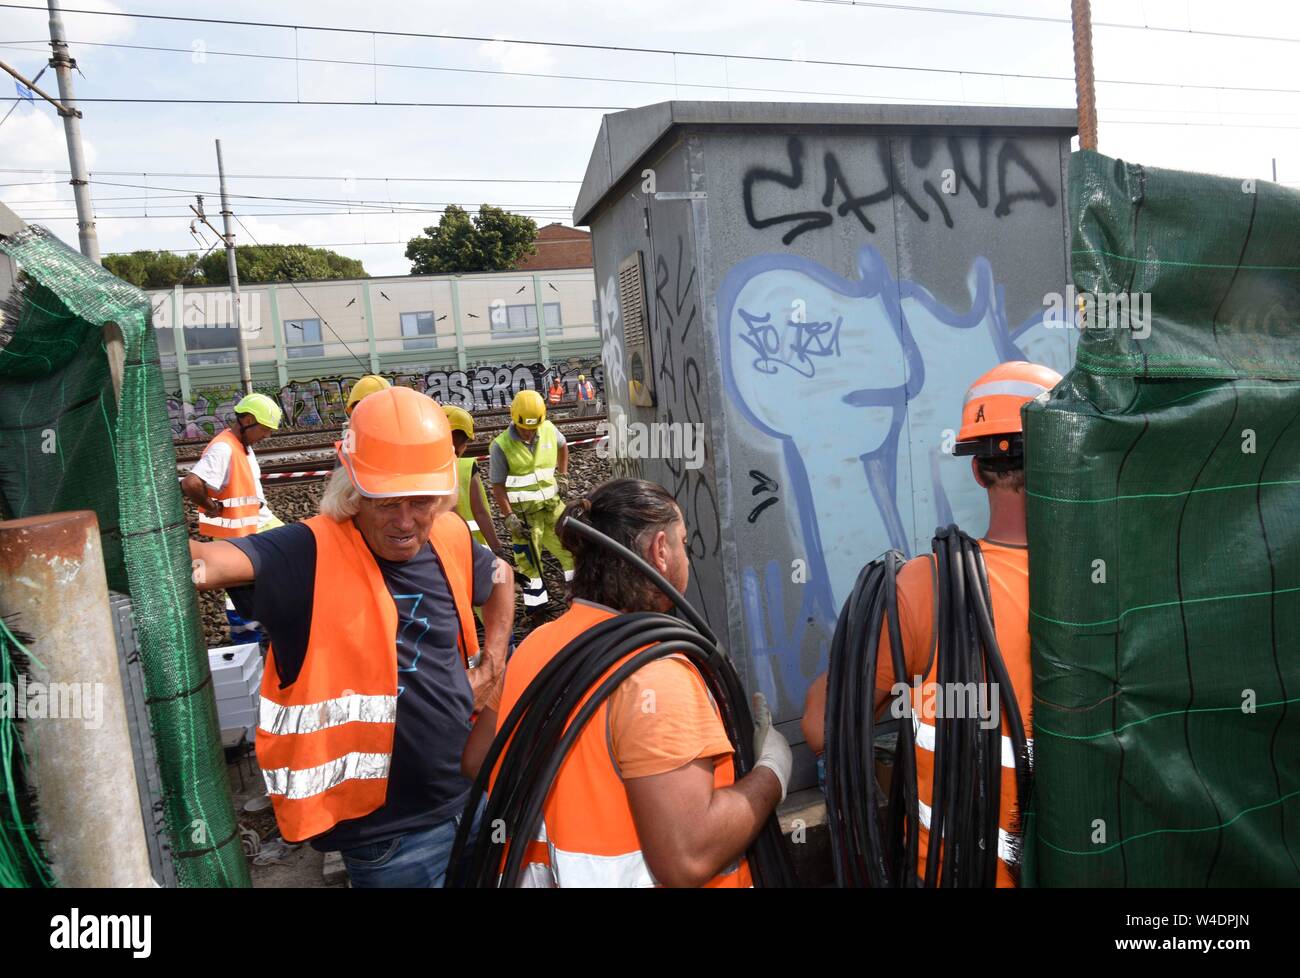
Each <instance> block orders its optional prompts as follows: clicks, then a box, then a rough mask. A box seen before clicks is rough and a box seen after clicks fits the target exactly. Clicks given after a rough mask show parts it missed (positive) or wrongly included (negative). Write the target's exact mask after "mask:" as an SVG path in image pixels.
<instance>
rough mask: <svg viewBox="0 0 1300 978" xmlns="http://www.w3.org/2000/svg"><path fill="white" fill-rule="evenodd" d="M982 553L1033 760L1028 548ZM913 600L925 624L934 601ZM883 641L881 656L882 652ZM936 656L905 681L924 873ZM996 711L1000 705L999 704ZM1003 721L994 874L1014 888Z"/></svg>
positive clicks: (985, 547) (1009, 751) (1011, 764)
mask: <svg viewBox="0 0 1300 978" xmlns="http://www.w3.org/2000/svg"><path fill="white" fill-rule="evenodd" d="M980 549H981V550H982V551H983V553H984V559H985V566H986V568H987V570H988V575H989V591H990V596H991V597H992V599H993V607H992V609H991V611H992V613H993V620H994V623H995V626H996V628H997V636H998V645H999V646H1000V647H1001V651H1002V660H1003V663H1004V664H1005V666H1006V670H1007V675H1008V676H1009V677H1010V679H1011V686H1012V689H1013V690H1014V691H1015V694H1016V703H1017V705H1018V706H1019V707H1020V716H1021V722H1022V725H1023V726H1024V730H1025V739H1026V740H1027V741H1028V742H1029V748H1030V758H1031V760H1032V758H1033V744H1034V741H1033V736H1034V734H1033V723H1032V718H1031V707H1032V705H1033V678H1032V671H1031V667H1030V659H1029V600H1028V598H1029V560H1028V552H1027V551H1025V550H1021V549H1019V548H1014V549H1013V548H1010V547H999V546H997V545H996V544H989V543H988V542H987V541H984V540H981V541H980ZM930 601H931V604H930V605H928V606H927V605H924V603H918V607H916V608H915V609H914V613H915V614H917V615H918V616H924V618H925V620H926V621H927V622H928V621H929V620H930V618H929V616H930V614H931V610H930V609H931V607H932V602H933V590H931V599H930ZM885 654H886V652H885V646H884V643H882V648H881V655H885ZM936 660H937V656H933V657H931V660H930V666H929V670H928V671H927V673H926V674H925V676H924V678H923V680H922V683H921V685H920V687H917V686H915V684H914V682H913V678H912V677H911V676H909V677H907V679H906V680H905V681H906V682H909V683H913V688H912V717H911V721H912V731H913V734H914V735H915V738H916V788H917V796H918V801H919V802H920V804H919V805H918V809H919V816H920V821H921V825H922V826H923V827H922V828H921V831H920V834H919V837H918V839H917V842H918V845H917V853H918V856H917V863H918V865H917V874H918V875H919V876H921V877H922V878H924V877H925V863H926V855H927V853H928V852H929V842H930V833H929V830H928V827H929V825H930V821H931V810H930V806H931V793H932V788H933V786H934V746H935V727H934V724H935V719H936V703H935V701H936V698H937V697H938V696H939V690H938V687H937V685H936V672H937V662H936ZM999 709H1000V707H999ZM1001 721H1002V786H1001V802H1000V804H999V806H998V875H997V885H998V886H999V887H1011V886H1015V885H1016V883H1015V877H1014V876H1013V875H1012V873H1011V865H1012V864H1014V863H1015V862H1017V861H1018V859H1017V857H1018V849H1019V844H1020V839H1019V836H1018V835H1017V834H1016V833H1013V832H1012V829H1013V828H1015V825H1014V821H1015V816H1016V814H1017V813H1016V804H1017V801H1016V763H1015V750H1014V749H1013V747H1012V741H1011V737H1010V736H1008V734H1009V732H1010V729H1011V728H1010V726H1009V725H1008V724H1007V719H1006V717H1005V716H1002V717H1001Z"/></svg>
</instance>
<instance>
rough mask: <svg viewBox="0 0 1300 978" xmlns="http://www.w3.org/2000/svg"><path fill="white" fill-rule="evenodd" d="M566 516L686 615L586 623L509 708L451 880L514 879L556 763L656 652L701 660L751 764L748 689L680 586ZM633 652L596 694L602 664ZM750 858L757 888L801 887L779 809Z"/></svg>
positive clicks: (478, 883) (487, 883) (464, 824)
mask: <svg viewBox="0 0 1300 978" xmlns="http://www.w3.org/2000/svg"><path fill="white" fill-rule="evenodd" d="M565 522H566V523H567V526H568V528H569V529H570V530H573V531H576V532H578V533H581V534H582V535H583V536H585V537H587V538H588V539H590V540H593V541H595V542H596V543H597V544H599V545H600V546H602V547H605V548H606V549H609V550H612V551H613V552H614V553H617V554H618V555H619V556H620V557H622V558H623V559H624V560H626V561H627V562H628V563H630V564H632V565H633V566H634V567H635V568H636V569H637V570H639V571H641V573H643V574H645V575H646V577H648V578H649V579H650V580H651V581H653V582H654V583H655V585H656V586H658V587H659V589H660V590H662V591H663V592H664V594H666V595H667V596H668V597H669V598H670V599H671V600H672V601H673V603H674V604H675V605H676V606H677V608H678V609H679V610H680V611H681V613H682V615H683V616H684V617H685V618H686V619H687V621H686V622H683V621H681V620H680V619H677V618H674V617H671V616H669V615H665V614H659V613H656V612H637V613H633V614H622V615H618V616H616V617H614V618H611V619H608V620H607V621H603V622H600V623H599V624H597V625H595V626H593V627H592V628H590V629H588V630H587V631H585V632H584V633H583V634H581V635H579V636H578V637H577V638H575V639H574V640H573V641H571V642H569V643H568V644H567V645H565V646H564V648H562V649H561V650H560V651H559V652H557V653H556V654H555V655H554V656H553V657H552V658H551V660H550V661H549V662H548V663H547V664H546V665H545V667H543V668H542V670H541V671H540V672H539V673H538V674H537V676H536V677H535V678H534V679H533V681H532V682H531V683H530V684H529V685H528V688H527V689H526V690H525V691H524V693H523V695H521V696H520V698H519V702H518V703H516V704H515V706H514V707H513V708H512V709H511V711H510V713H509V715H508V716H506V717H504V718H499V719H498V723H497V735H496V738H495V739H494V740H493V741H492V746H491V747H490V748H489V749H488V752H487V756H486V757H485V758H484V759H483V763H482V766H481V767H480V768H479V773H478V776H477V777H476V778H475V779H474V784H473V786H472V787H471V789H470V793H469V799H468V801H467V802H466V806H465V812H464V816H463V817H462V818H461V822H460V828H459V830H458V831H457V833H456V841H455V844H454V846H453V848H452V854H451V859H450V863H449V869H448V876H447V885H448V886H463V887H485V888H495V887H512V886H516V885H518V882H519V880H520V869H521V867H522V866H523V861H524V858H525V853H526V851H527V848H528V845H529V842H530V841H531V840H533V839H534V838H536V836H537V833H538V829H539V827H540V826H541V822H542V816H543V808H544V806H545V803H546V797H547V795H548V794H549V793H550V790H551V785H552V783H553V782H554V780H555V776H556V773H557V772H558V771H559V769H560V765H561V764H563V763H564V759H565V758H566V757H567V756H568V754H569V751H570V750H571V749H572V748H573V745H574V743H576V741H577V739H578V736H579V735H580V734H581V733H582V731H583V729H584V728H585V727H586V725H587V723H588V722H589V721H590V720H591V718H592V716H594V715H595V713H596V710H597V709H599V707H600V705H601V704H602V703H604V702H605V700H606V699H608V697H609V696H610V695H611V694H612V693H613V692H614V690H616V689H617V688H618V686H619V684H621V683H622V682H623V681H624V680H625V679H627V678H628V677H629V676H630V675H632V673H634V672H636V671H637V670H638V669H640V668H641V667H642V666H644V665H646V664H647V663H649V662H653V661H654V660H656V659H662V658H664V657H666V656H668V655H675V654H676V655H684V656H686V657H687V658H688V659H689V660H690V661H691V662H692V663H693V664H694V665H695V668H696V669H697V670H699V673H700V675H701V677H703V679H704V682H705V685H706V686H707V687H708V689H709V693H710V694H711V695H712V696H713V700H714V702H715V703H716V704H717V705H718V710H719V712H720V713H721V718H722V723H723V726H724V728H725V729H726V731H727V738H728V739H729V740H730V741H731V745H732V747H733V748H734V749H735V770H736V779H737V780H739V779H740V778H741V777H743V776H744V775H745V774H746V773H748V772H749V771H750V770H752V769H753V766H754V751H753V718H752V717H751V716H750V712H749V704H748V701H747V699H746V696H745V690H744V688H743V687H742V685H741V683H740V677H739V676H738V675H737V674H736V670H735V667H734V666H733V665H732V663H731V661H730V659H728V658H727V656H726V655H725V654H724V653H723V651H722V650H721V649H720V648H719V647H718V644H717V639H716V637H715V636H714V634H713V632H712V631H711V630H710V629H709V626H708V624H707V623H706V622H705V621H704V619H703V618H702V617H701V616H700V614H699V613H698V612H697V611H696V610H695V609H694V608H693V607H691V605H690V604H689V602H687V600H686V599H685V598H684V597H683V596H682V595H681V594H680V593H679V592H678V591H677V590H676V588H674V587H673V586H672V585H671V584H669V583H668V581H667V580H666V579H665V578H664V577H663V576H662V575H661V574H659V573H658V571H656V570H655V569H654V568H653V567H651V566H650V565H649V564H648V563H646V562H645V561H644V560H642V559H641V558H640V557H639V556H637V555H636V554H635V553H633V552H632V551H631V550H629V549H627V548H626V547H624V546H622V545H621V544H619V543H617V542H616V541H614V540H611V539H610V538H609V537H607V536H605V535H604V534H603V533H601V532H600V531H599V530H596V529H595V528H594V527H592V526H590V525H588V524H586V523H582V522H579V521H577V520H566V521H565ZM638 649H639V650H640V651H639V652H638V651H637V650H638ZM634 652H635V653H636V654H635V655H632V657H631V658H630V659H628V661H627V662H625V663H624V664H623V665H621V666H619V668H617V669H615V670H614V672H613V673H612V674H611V675H610V676H609V677H607V678H606V679H605V681H604V682H601V683H600V685H599V687H598V688H596V689H595V691H594V692H592V687H593V686H595V685H596V683H597V682H598V681H599V679H600V677H601V676H602V675H603V674H604V673H605V672H606V671H608V670H609V669H610V668H611V667H613V666H614V664H615V663H617V662H618V660H619V659H621V658H623V657H624V656H628V655H631V654H632V653H634ZM589 692H591V695H590V697H588V696H587V694H588V693H589ZM584 697H587V698H586V702H585V703H584V702H583V699H584ZM570 717H572V722H570ZM498 761H499V762H500V770H499V771H498V773H497V778H496V783H495V785H494V786H493V789H492V792H491V794H489V795H488V797H487V803H486V806H485V808H484V812H483V815H482V818H481V821H480V829H479V833H478V836H477V837H476V838H475V839H473V840H472V842H471V840H470V838H469V829H470V826H471V824H472V823H473V814H474V812H476V811H477V810H478V806H479V804H480V802H481V800H482V798H483V796H484V794H485V793H486V791H487V785H488V781H489V779H490V777H491V774H492V771H493V770H494V769H496V768H497V765H498ZM502 827H504V829H505V831H504V832H503V831H501V828H502ZM467 847H469V849H468V858H466V850H467ZM747 858H748V860H749V866H750V872H751V874H752V876H753V879H754V883H755V885H756V886H794V885H795V877H794V872H793V869H792V868H791V866H790V862H789V859H788V857H787V855H786V852H785V849H784V847H783V845H782V840H781V832H780V828H779V827H778V825H777V821H776V817H775V815H773V816H770V817H769V818H768V819H767V822H766V824H765V825H764V826H763V829H762V830H761V831H760V832H759V834H758V837H757V838H756V839H755V840H754V843H753V845H752V846H751V847H750V850H749V852H748V854H747Z"/></svg>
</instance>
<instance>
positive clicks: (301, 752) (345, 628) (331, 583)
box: [256, 513, 478, 842]
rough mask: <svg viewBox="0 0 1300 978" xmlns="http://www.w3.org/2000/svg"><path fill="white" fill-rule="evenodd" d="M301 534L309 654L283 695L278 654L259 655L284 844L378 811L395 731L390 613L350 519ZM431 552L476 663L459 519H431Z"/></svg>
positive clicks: (261, 747) (271, 784)
mask: <svg viewBox="0 0 1300 978" xmlns="http://www.w3.org/2000/svg"><path fill="white" fill-rule="evenodd" d="M305 525H306V526H307V527H308V528H309V529H310V530H311V531H312V535H313V536H314V538H315V541H316V579H315V582H314V584H313V592H312V612H311V626H310V630H309V633H308V638H307V650H306V655H305V656H304V658H303V662H302V670H301V671H300V672H299V674H298V676H297V677H296V678H295V679H294V681H293V682H292V683H291V684H290V685H288V686H285V687H283V688H282V687H281V684H280V675H279V671H278V670H277V668H276V663H275V647H274V645H273V646H272V647H271V650H270V651H269V652H268V653H267V656H266V667H265V669H264V670H263V673H262V690H261V704H260V707H259V710H258V729H257V740H256V750H257V761H258V765H259V766H260V767H261V769H262V772H263V775H264V776H265V779H266V790H267V794H268V795H269V796H270V798H271V804H272V806H273V807H274V809H275V817H276V822H277V823H278V824H279V826H280V832H281V834H282V835H283V836H284V838H285V839H286V840H287V841H289V842H300V841H303V840H305V839H310V838H313V837H315V836H318V835H320V834H321V833H322V832H327V831H329V830H330V829H331V828H333V827H334V825H336V824H337V823H338V822H341V821H343V820H344V819H353V818H360V817H362V816H364V815H368V814H370V813H371V812H373V811H374V810H375V809H377V808H379V807H381V806H382V805H383V804H384V801H385V799H386V797H387V791H388V772H389V765H390V764H391V762H392V752H393V737H394V731H395V727H396V722H397V626H398V614H397V606H396V605H395V604H394V602H393V598H392V595H391V594H390V593H389V591H388V586H387V585H386V584H385V582H384V577H383V574H382V572H381V571H380V569H379V566H378V564H376V563H375V559H374V557H373V556H372V555H371V553H370V549H369V548H368V547H367V546H366V543H365V540H364V539H363V538H362V536H361V533H360V531H358V530H357V528H356V526H355V525H354V524H353V522H352V521H351V520H347V521H345V522H343V523H336V522H335V521H334V520H332V519H330V518H329V517H326V516H316V517H313V518H311V519H309V520H306V521H305ZM429 542H430V543H431V544H432V545H433V549H434V552H435V554H436V555H437V557H438V561H439V563H440V564H441V566H442V570H443V574H444V576H445V578H446V581H447V586H448V590H449V591H450V592H451V595H452V600H453V603H454V605H455V608H456V616H457V619H458V624H459V626H460V627H459V633H460V634H459V639H458V645H459V646H460V650H461V654H462V656H463V657H464V658H465V661H466V662H467V663H468V662H469V661H470V659H471V657H473V656H475V655H476V653H477V652H478V639H477V636H476V633H475V627H474V617H473V609H472V607H471V604H472V601H473V553H472V550H471V543H470V535H469V532H468V530H467V529H466V528H465V523H464V521H462V520H461V518H460V517H459V516H457V515H455V514H454V513H444V514H443V515H441V516H439V517H437V518H435V519H434V521H433V526H432V529H431V530H430V533H429ZM468 719H469V718H468V717H466V720H468Z"/></svg>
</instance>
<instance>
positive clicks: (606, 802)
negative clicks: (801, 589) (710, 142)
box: [465, 479, 791, 887]
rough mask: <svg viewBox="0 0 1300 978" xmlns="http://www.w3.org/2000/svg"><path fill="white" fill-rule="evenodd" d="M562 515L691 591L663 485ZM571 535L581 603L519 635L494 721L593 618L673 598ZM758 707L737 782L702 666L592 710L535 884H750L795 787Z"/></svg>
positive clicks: (559, 793)
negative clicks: (767, 831)
mask: <svg viewBox="0 0 1300 978" xmlns="http://www.w3.org/2000/svg"><path fill="white" fill-rule="evenodd" d="M565 516H566V517H571V518H573V519H576V520H579V521H581V522H584V523H587V524H589V525H591V526H593V527H595V528H596V529H597V530H600V531H601V532H602V533H604V534H606V535H607V536H610V537H612V538H613V539H614V540H615V541H617V542H618V543H621V544H623V545H624V546H625V547H628V548H629V549H631V550H633V551H634V552H636V553H637V554H638V555H640V556H641V557H643V558H645V559H646V560H647V561H648V562H649V563H650V564H651V565H652V566H653V567H654V568H656V569H657V570H658V571H659V572H660V573H662V574H663V575H664V577H666V578H667V579H668V581H669V583H670V584H672V585H673V586H674V587H676V588H677V589H678V590H679V591H685V590H686V585H687V582H688V578H689V574H690V563H689V559H688V557H687V552H686V540H687V536H686V525H685V522H684V521H683V519H682V513H681V510H680V509H678V508H677V504H676V503H675V502H674V501H673V497H672V496H671V495H670V494H669V493H668V491H667V490H666V489H664V488H663V487H662V486H658V485H655V484H654V483H652V482H644V481H641V480H639V479H615V480H613V481H610V482H606V483H605V484H604V485H602V486H600V487H599V488H597V489H596V490H594V491H593V492H592V493H591V495H590V496H589V497H588V498H584V499H579V500H577V501H576V502H574V503H571V504H570V505H569V507H568V508H567V510H566V511H565ZM564 542H565V546H567V547H568V548H569V549H570V550H572V551H573V553H574V555H575V557H576V560H577V571H576V574H575V576H574V579H573V585H572V588H573V598H574V600H573V604H572V606H571V607H570V608H569V610H568V611H567V612H566V613H565V614H564V615H562V616H561V617H560V618H557V619H556V620H555V621H553V622H550V623H548V624H545V625H542V626H540V627H539V628H537V629H535V630H534V631H533V632H532V633H531V634H530V635H529V636H528V638H526V639H525V640H524V641H523V643H521V644H520V646H519V648H518V649H517V650H516V652H515V655H514V658H513V659H511V660H510V664H509V666H507V668H506V680H505V684H504V686H503V687H502V689H501V692H500V696H499V699H494V700H490V701H489V703H488V709H487V710H485V711H484V714H483V720H484V721H485V720H487V719H488V718H491V719H492V720H493V721H494V722H495V719H496V717H498V716H508V715H509V713H510V711H511V710H512V709H513V708H514V705H515V703H517V702H518V700H519V697H520V695H521V694H522V693H523V691H524V690H525V689H526V688H527V686H528V684H529V683H530V682H531V681H532V680H533V678H534V677H535V676H537V674H538V673H539V672H541V670H542V669H543V668H544V667H545V666H546V665H547V663H549V662H550V661H551V659H552V658H553V657H554V656H555V654H556V653H557V652H559V651H560V650H561V649H562V648H564V646H565V645H567V644H568V643H569V642H570V641H572V640H573V639H575V638H576V637H578V636H579V635H581V634H582V633H583V632H585V631H587V630H588V629H589V628H592V627H594V626H595V625H597V624H599V623H601V622H603V621H606V620H608V619H610V618H613V617H614V616H616V615H618V614H626V613H632V612H638V611H667V610H670V609H671V608H672V607H673V605H672V603H671V601H670V600H669V599H668V597H667V596H666V595H664V594H663V592H661V591H660V590H659V589H658V588H657V587H656V586H655V585H654V584H652V583H651V582H650V581H649V580H647V579H645V578H644V577H643V576H642V575H640V574H639V573H637V572H636V571H634V570H632V569H631V568H629V567H628V565H627V564H626V563H624V562H623V561H622V560H620V559H619V558H618V557H617V556H614V555H612V554H610V553H609V552H608V551H606V550H603V549H601V548H600V547H599V546H598V545H596V544H594V543H591V542H589V541H588V540H587V539H586V538H585V537H582V536H580V535H579V534H577V533H573V532H570V533H567V534H565V535H564ZM635 654H636V653H635V652H633V653H630V654H629V655H628V656H626V657H624V658H623V659H620V660H619V661H618V663H616V664H615V665H614V666H612V667H611V668H610V669H609V670H608V672H606V673H605V676H608V675H609V674H610V673H612V672H613V671H614V670H615V669H617V668H618V666H619V665H622V663H624V662H626V661H627V659H628V658H631V656H632V655H635ZM603 680H604V676H602V677H601V679H600V680H599V681H598V682H597V683H596V684H593V687H592V688H593V689H594V688H595V687H596V686H597V685H599V683H600V682H602V681H603ZM647 702H652V703H653V709H646V703H647ZM756 705H758V706H759V710H757V711H756V715H758V716H759V717H760V723H759V729H758V730H757V731H756V733H755V741H756V743H755V754H756V756H757V762H756V766H755V768H754V770H752V771H750V772H749V773H748V774H747V775H745V776H744V777H743V778H741V779H740V780H739V781H737V780H736V777H735V768H734V764H733V758H732V746H731V742H730V741H729V740H728V739H727V734H726V730H725V728H724V727H723V724H722V720H721V718H720V717H719V715H718V709H717V706H716V704H714V702H713V700H712V698H711V697H710V695H709V692H708V689H707V688H706V686H705V685H704V680H703V678H702V677H701V676H700V674H699V672H698V671H697V670H696V669H695V667H694V666H693V665H692V664H691V663H690V662H689V661H688V660H687V659H685V658H684V657H681V658H679V657H675V656H674V657H669V658H666V659H661V660H658V661H655V662H652V663H649V664H648V665H645V666H643V667H642V668H641V669H639V670H637V671H636V672H635V673H633V674H632V676H630V677H629V678H628V679H627V680H626V681H625V682H624V683H623V684H622V685H621V686H620V687H619V688H618V689H617V690H616V691H615V692H614V694H613V695H612V696H611V697H610V698H609V699H608V700H607V701H606V702H605V703H603V704H602V705H601V706H600V708H599V709H598V710H597V711H596V714H595V715H594V716H593V717H592V719H591V722H590V723H589V724H588V725H587V726H586V728H585V729H584V730H583V732H582V734H581V735H580V736H579V737H578V739H577V742H576V743H575V744H574V747H573V751H572V752H571V753H570V754H569V756H568V758H567V759H566V760H565V762H564V765H563V766H562V767H561V768H560V772H559V775H558V777H557V778H556V780H555V782H554V784H553V785H552V787H551V791H550V794H549V795H548V797H547V800H546V804H545V807H544V815H543V830H544V832H545V835H546V839H547V842H548V844H547V846H546V847H545V849H543V852H542V853H540V854H536V855H535V856H534V857H530V859H529V864H528V865H527V867H526V868H525V870H524V875H525V880H526V881H527V885H543V886H545V885H557V886H562V887H563V886H570V887H574V886H600V887H624V886H629V887H630V886H657V885H663V886H710V887H743V886H750V885H751V880H750V873H749V867H748V864H747V862H746V860H745V858H744V853H745V850H746V849H748V848H749V845H750V844H751V843H752V842H753V841H754V838H755V837H756V836H757V835H758V832H759V829H760V828H761V827H762V825H763V822H764V820H766V819H767V817H768V816H769V815H770V814H771V813H772V811H773V809H775V808H776V806H777V805H778V804H779V803H780V802H781V800H782V799H783V798H784V797H785V791H786V785H787V784H788V783H789V780H790V765H791V758H790V746H789V745H788V744H787V743H786V741H785V738H783V737H782V736H781V734H780V733H778V732H777V730H776V728H775V727H773V726H772V725H771V723H770V716H769V715H768V713H767V710H766V704H765V703H763V702H762V701H761V698H759V699H758V702H757V704H756ZM764 720H766V721H767V722H766V723H764ZM491 738H492V734H491V732H490V731H489V730H487V729H486V727H485V726H482V725H480V726H478V727H476V728H475V731H474V734H473V735H472V736H471V738H470V744H469V746H468V747H467V748H466V750H465V764H466V770H467V772H477V769H478V766H479V764H481V763H482V759H483V757H484V756H485V754H486V752H487V749H488V746H489V745H490V743H491Z"/></svg>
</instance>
